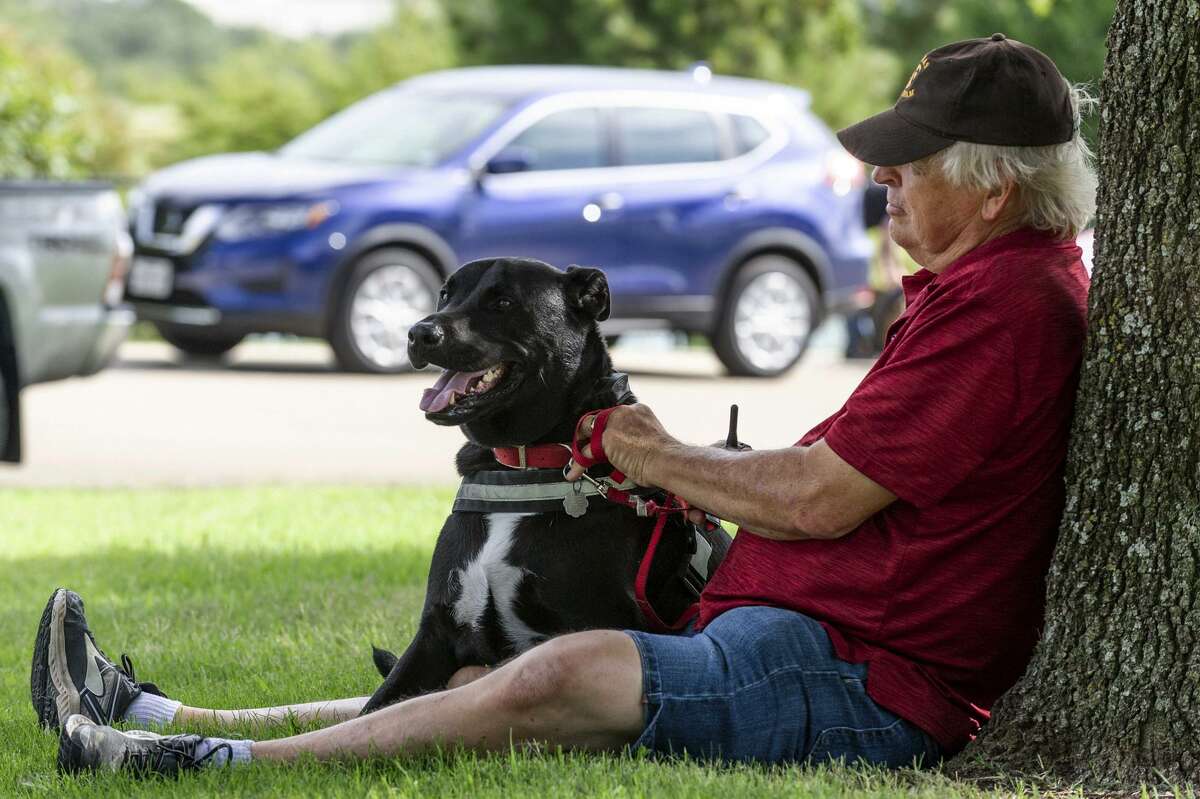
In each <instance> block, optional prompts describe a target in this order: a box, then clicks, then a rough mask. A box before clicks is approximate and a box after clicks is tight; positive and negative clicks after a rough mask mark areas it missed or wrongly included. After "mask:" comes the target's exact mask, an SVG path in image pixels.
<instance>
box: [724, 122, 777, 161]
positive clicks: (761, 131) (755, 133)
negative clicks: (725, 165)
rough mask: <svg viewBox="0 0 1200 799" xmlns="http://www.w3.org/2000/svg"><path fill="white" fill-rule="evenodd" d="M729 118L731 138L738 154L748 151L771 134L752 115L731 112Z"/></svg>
mask: <svg viewBox="0 0 1200 799" xmlns="http://www.w3.org/2000/svg"><path fill="white" fill-rule="evenodd" d="M729 118H730V120H731V121H732V122H733V139H734V143H735V145H736V147H737V152H738V155H742V154H743V153H748V152H750V151H751V150H753V149H754V148H755V147H757V146H758V145H760V144H762V143H763V142H764V141H766V140H767V138H768V137H769V136H770V135H771V134H770V133H769V132H768V131H767V129H766V128H765V127H763V125H762V123H761V122H759V121H758V120H757V119H755V118H754V117H751V116H746V115H745V114H731V115H730V117H729Z"/></svg>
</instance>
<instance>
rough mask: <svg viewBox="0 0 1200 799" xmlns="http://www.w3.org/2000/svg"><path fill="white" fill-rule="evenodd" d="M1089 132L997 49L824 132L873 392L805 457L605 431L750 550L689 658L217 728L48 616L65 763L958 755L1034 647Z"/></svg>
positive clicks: (530, 660)
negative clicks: (868, 169) (885, 243)
mask: <svg viewBox="0 0 1200 799" xmlns="http://www.w3.org/2000/svg"><path fill="white" fill-rule="evenodd" d="M1080 104H1081V95H1080V94H1079V93H1078V92H1077V91H1076V90H1074V89H1072V88H1071V87H1070V86H1069V84H1068V83H1067V82H1066V81H1065V80H1064V79H1063V77H1062V76H1061V75H1060V74H1059V72H1058V70H1057V69H1056V68H1055V66H1054V64H1053V63H1052V62H1051V61H1050V60H1049V59H1048V58H1047V57H1046V56H1044V55H1043V54H1041V53H1040V52H1038V51H1036V50H1034V49H1033V48H1030V47H1028V46H1026V45H1023V44H1020V43H1019V42H1015V41H1012V40H1009V39H1006V38H1005V37H1004V36H1003V35H1001V34H996V35H994V36H992V37H991V38H989V39H977V40H971V41H966V42H958V43H955V44H951V45H948V46H945V47H942V48H939V49H937V50H934V51H933V52H931V53H929V54H928V55H927V56H926V57H925V58H923V59H922V60H921V63H920V64H919V65H918V66H917V68H916V71H914V72H913V75H912V78H911V79H910V80H909V82H908V85H907V87H906V88H905V89H904V91H903V93H902V94H901V96H900V99H899V100H898V101H897V102H896V105H895V107H894V108H893V109H891V110H889V111H886V112H884V113H882V114H879V115H877V116H875V117H872V118H870V119H868V120H866V121H864V122H861V123H859V124H857V125H855V126H853V127H850V128H847V129H845V130H843V131H841V132H840V133H839V138H840V139H841V141H842V143H843V144H844V145H845V147H846V148H847V149H848V150H849V151H850V152H851V153H853V154H854V155H856V156H857V157H858V158H860V159H861V160H863V161H865V162H867V163H869V164H873V165H875V166H876V168H875V171H874V179H875V180H876V181H877V182H878V183H881V184H884V185H885V186H887V189H888V198H887V199H888V207H887V212H888V214H889V216H890V217H891V235H892V237H893V239H894V240H895V242H896V243H897V244H898V245H899V246H901V247H903V248H905V249H906V250H907V251H908V252H909V253H910V254H911V256H912V257H913V258H914V260H916V261H917V263H919V264H921V265H922V266H923V267H924V268H923V269H922V270H921V271H920V272H918V273H917V274H915V275H913V276H911V277H908V278H905V280H904V290H905V294H906V298H907V303H908V307H907V309H906V311H905V313H904V314H903V316H901V318H900V319H899V320H898V321H897V322H896V323H895V324H894V325H893V326H892V328H891V330H890V331H889V333H888V339H887V345H886V347H885V349H884V351H883V353H882V355H881V356H880V358H879V361H878V362H877V363H876V364H875V366H874V368H873V369H872V370H871V371H870V373H869V374H868V375H867V376H866V377H865V378H864V379H863V381H862V383H861V385H859V387H858V388H857V389H856V390H855V391H854V393H853V394H852V395H851V396H850V398H849V400H848V401H847V402H846V404H845V406H844V407H842V409H841V410H839V411H838V412H837V413H836V414H834V415H833V416H832V417H830V418H829V419H827V420H826V421H824V422H822V423H821V424H820V425H818V426H817V427H816V428H815V429H813V430H812V431H810V432H809V433H808V434H807V435H805V436H804V437H803V438H802V439H801V440H800V442H799V443H798V444H797V445H796V446H795V447H791V448H787V449H782V450H772V451H760V452H732V451H723V450H717V449H710V448H701V447H693V446H687V445H684V444H682V443H680V442H679V441H677V440H675V439H673V438H672V437H671V436H669V435H668V434H667V433H666V431H665V430H664V429H663V428H662V426H661V425H660V424H659V423H658V420H657V419H656V418H655V416H654V414H653V413H652V412H651V411H650V409H649V408H647V407H645V406H643V405H634V406H628V407H622V408H618V409H617V410H616V411H615V412H614V413H613V415H612V417H611V419H610V423H609V425H608V428H607V430H606V431H605V433H604V436H603V446H604V449H605V450H606V452H607V453H608V456H609V458H610V460H611V461H612V463H613V464H614V465H615V466H616V467H617V468H619V469H620V470H621V471H623V472H625V473H626V474H627V475H629V476H630V477H632V478H633V479H634V480H636V481H637V482H638V483H640V484H643V485H654V486H660V487H662V488H665V489H667V490H669V491H671V492H673V493H675V494H677V495H678V496H680V497H682V498H684V499H686V500H687V501H688V502H689V503H691V504H692V505H693V506H695V507H704V508H707V509H709V510H711V511H712V512H713V513H715V514H717V515H718V516H720V517H722V518H725V519H729V520H732V521H734V522H736V523H738V524H739V525H741V526H742V532H741V533H740V534H739V535H738V536H737V539H736V541H735V542H734V544H733V547H732V548H731V550H730V551H729V554H728V557H727V558H726V560H725V562H724V563H723V565H722V566H721V568H720V569H719V570H718V571H717V572H716V574H715V575H714V577H713V579H712V581H711V583H710V584H709V585H708V587H707V589H706V590H705V593H704V596H703V598H702V602H701V612H700V616H699V619H698V620H697V623H696V624H695V627H694V629H692V630H690V631H689V632H688V633H687V634H685V635H677V636H671V635H653V634H649V633H643V632H628V631H626V632H622V631H617V630H590V631H585V632H578V633H574V634H570V635H564V636H561V637H558V638H555V639H553V640H550V641H548V642H546V643H543V644H541V645H539V646H536V647H534V648H532V649H530V650H529V651H527V652H526V653H524V654H523V655H521V656H520V657H517V658H515V659H513V660H512V661H510V662H508V663H505V664H503V665H500V666H499V667H497V668H495V669H493V670H486V669H481V668H473V669H464V670H463V671H461V672H459V673H458V674H456V675H455V677H454V678H453V679H452V680H451V683H450V686H449V687H448V688H447V690H444V691H440V692H437V693H430V694H426V695H423V696H418V697H414V698H412V699H409V700H406V701H403V702H399V703H397V704H394V705H391V706H390V707H386V708H384V709H382V710H379V711H377V712H375V713H371V714H368V715H366V716H361V717H357V718H356V716H358V712H359V710H360V709H361V707H362V706H363V703H364V701H365V699H363V698H358V699H343V700H339V701H331V702H317V703H311V704H304V705H294V706H288V707H276V708H263V709H259V710H208V709H200V708H192V707H187V706H185V705H182V704H181V703H179V702H176V701H173V700H171V699H167V698H165V697H163V696H161V695H160V693H159V692H158V690H157V689H156V688H154V687H153V686H151V685H149V684H146V683H138V682H136V680H135V678H134V676H133V673H132V669H131V668H129V666H128V663H127V662H126V667H125V668H124V669H121V668H118V667H117V666H115V665H114V664H111V663H110V662H109V661H108V660H107V659H105V658H104V657H103V655H102V654H101V653H100V651H99V650H98V649H97V647H96V645H95V641H94V640H93V639H92V636H91V633H90V631H89V630H88V628H87V623H86V621H85V619H84V616H83V605H82V602H81V601H80V600H79V598H78V597H76V596H75V595H73V594H71V593H70V592H67V591H63V590H60V591H59V592H58V593H56V595H55V597H54V599H53V601H52V602H51V606H50V608H49V609H48V612H47V614H46V618H45V619H44V620H43V625H42V629H41V632H40V634H39V637H38V646H39V650H38V651H39V653H40V654H38V655H37V657H35V662H42V663H45V664H46V666H45V669H44V673H38V672H39V671H41V669H40V668H39V669H35V673H34V675H33V684H34V695H35V704H37V703H38V702H39V701H40V705H39V710H40V711H41V712H43V717H44V719H45V720H47V721H48V723H51V724H60V725H61V726H62V739H61V748H60V756H59V760H60V763H61V764H62V765H63V766H64V767H67V768H70V769H80V768H92V769H94V768H127V769H134V770H138V771H151V772H172V771H175V770H179V769H188V768H196V767H199V766H210V767H215V766H227V765H231V764H236V763H241V762H245V761H248V760H251V759H257V760H280V761H292V760H295V759H297V758H299V757H301V756H303V755H311V756H315V757H317V758H343V759H350V758H365V757H368V756H371V755H392V756H396V755H406V754H412V753H417V752H421V751H425V750H428V749H430V748H431V747H434V746H439V745H448V746H463V747H467V748H470V749H475V750H502V749H506V748H508V747H509V746H510V745H511V744H512V743H517V744H521V743H524V742H543V743H546V744H549V745H552V746H563V747H568V748H575V749H584V750H612V749H620V748H621V747H626V746H637V747H645V748H648V749H651V750H653V751H656V752H663V753H677V754H678V753H688V754H690V755H693V756H697V757H718V758H722V759H727V760H750V761H758V762H795V761H809V762H822V761H824V760H827V759H830V758H839V757H844V758H846V759H847V760H856V759H861V760H864V761H867V762H870V763H875V764H882V765H888V766H901V765H905V764H911V763H914V762H923V763H926V764H928V763H931V762H934V761H937V760H938V759H940V758H943V757H947V756H950V755H953V754H954V753H955V752H957V751H958V750H959V749H961V748H962V747H963V746H964V745H965V744H966V743H967V742H968V741H969V740H970V739H971V738H972V737H973V736H974V734H975V733H976V732H977V731H978V729H979V727H980V725H981V724H983V723H984V722H985V721H986V720H987V718H988V708H989V707H990V706H991V705H992V703H993V702H994V701H995V700H996V699H997V697H999V696H1000V694H1002V693H1003V692H1004V691H1005V690H1007V689H1008V688H1009V687H1010V686H1011V685H1012V684H1013V683H1014V682H1015V681H1016V680H1017V678H1018V677H1019V676H1020V674H1021V672H1022V671H1023V670H1024V668H1025V665H1026V662H1027V660H1028V658H1029V655H1030V653H1031V652H1032V649H1033V646H1034V643H1035V640H1036V637H1037V631H1038V628H1039V625H1040V622H1041V614H1042V605H1043V601H1044V586H1043V582H1044V577H1045V573H1046V569H1047V567H1048V563H1049V558H1050V554H1051V550H1052V548H1053V544H1054V537H1055V531H1056V528H1057V524H1058V520H1059V517H1060V515H1061V512H1062V503H1063V474H1062V466H1063V460H1064V455H1065V451H1066V442H1067V432H1068V426H1069V421H1070V417H1071V410H1072V406H1073V403H1074V394H1075V387H1076V381H1077V378H1078V368H1079V363H1080V358H1081V350H1082V343H1083V339H1084V328H1085V319H1086V296H1087V278H1086V276H1085V273H1084V270H1083V266H1082V264H1081V262H1080V251H1079V249H1078V248H1077V247H1076V246H1075V244H1074V242H1073V239H1074V236H1075V235H1076V234H1077V233H1078V231H1079V229H1080V227H1082V226H1083V225H1084V224H1085V223H1086V221H1087V220H1088V218H1089V217H1090V216H1091V214H1092V210H1093V206H1094V199H1093V197H1094V189H1095V178H1094V175H1093V172H1092V167H1091V156H1090V153H1089V152H1088V149H1087V147H1086V145H1085V143H1084V142H1083V140H1082V138H1081V137H1080V134H1079V116H1080ZM785 422H786V418H785V419H781V423H785ZM585 427H586V425H585ZM576 476H577V474H576ZM39 658H40V660H39ZM76 712H77V713H76ZM72 713H76V714H75V715H71V714H72ZM288 718H295V719H297V720H299V721H301V722H306V721H312V720H316V721H320V722H323V723H329V724H331V725H332V726H327V727H325V728H323V729H319V730H317V731H314V732H309V733H306V734H303V735H296V736H292V737H288V738H282V739H277V740H263V741H253V742H252V741H245V740H232V739H224V738H211V737H210V738H206V737H201V736H199V735H172V736H165V737H164V736H158V735H154V734H151V733H141V732H121V731H119V730H116V729H114V728H112V727H109V726H103V725H107V724H111V723H113V722H118V721H121V722H127V723H130V724H137V725H150V724H163V723H173V724H179V725H188V724H191V723H194V722H201V721H203V722H205V723H208V724H211V723H214V722H215V723H217V724H235V723H241V722H245V721H247V720H266V721H275V720H283V719H288Z"/></svg>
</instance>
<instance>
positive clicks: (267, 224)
mask: <svg viewBox="0 0 1200 799" xmlns="http://www.w3.org/2000/svg"><path fill="white" fill-rule="evenodd" d="M337 212H338V204H337V203H336V202H333V201H332V200H326V201H324V202H318V203H271V204H265V205H238V206H234V207H233V208H231V209H230V210H229V211H228V212H227V213H226V214H225V215H224V216H223V217H222V218H221V221H220V223H218V224H217V229H216V231H215V235H216V237H217V238H218V239H221V240H222V241H241V240H242V239H253V238H259V237H262V236H271V235H275V234H277V233H290V232H291V231H293V230H305V229H307V230H312V229H313V228H315V227H317V226H319V225H320V224H321V223H322V222H324V221H325V220H326V219H328V218H329V217H331V216H333V215H334V214H336V213H337Z"/></svg>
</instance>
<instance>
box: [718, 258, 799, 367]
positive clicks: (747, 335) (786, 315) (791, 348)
mask: <svg viewBox="0 0 1200 799" xmlns="http://www.w3.org/2000/svg"><path fill="white" fill-rule="evenodd" d="M820 316H821V299H820V294H818V292H817V286H816V284H815V283H814V282H813V279H812V278H811V277H809V275H808V273H807V272H805V271H804V269H803V268H802V267H801V266H800V265H799V264H797V263H796V262H795V261H794V260H792V259H791V258H788V257H787V256H783V255H759V256H756V257H754V258H751V259H750V260H749V261H747V262H746V263H745V264H743V265H742V267H741V269H739V270H738V273H737V274H736V275H735V276H734V278H733V283H732V284H730V286H729V292H728V293H727V294H726V296H725V305H724V308H723V309H722V312H721V321H720V322H719V324H718V326H717V330H716V332H715V334H714V335H713V349H714V350H716V353H717V357H718V358H720V359H721V363H722V364H724V365H725V368H726V369H727V370H728V371H729V373H730V374H732V375H740V376H745V377H774V376H775V375H780V374H783V373H784V372H786V371H787V370H788V369H790V368H791V367H792V366H793V365H794V364H795V363H796V361H798V360H800V356H801V355H803V354H804V350H805V348H807V347H808V340H809V338H811V336H812V332H813V330H814V328H815V327H816V323H817V320H818V319H819V318H820Z"/></svg>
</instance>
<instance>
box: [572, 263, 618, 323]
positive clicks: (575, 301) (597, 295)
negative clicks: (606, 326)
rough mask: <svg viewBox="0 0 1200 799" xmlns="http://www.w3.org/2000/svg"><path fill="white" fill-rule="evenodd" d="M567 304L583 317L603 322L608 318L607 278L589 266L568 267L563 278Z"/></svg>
mask: <svg viewBox="0 0 1200 799" xmlns="http://www.w3.org/2000/svg"><path fill="white" fill-rule="evenodd" d="M564 280H565V285H564V289H565V292H566V295H567V304H568V305H569V306H570V307H572V308H575V309H576V310H578V311H580V312H581V313H583V314H584V315H585V316H588V317H591V318H592V319H595V320H596V321H597V322H603V321H604V320H605V319H607V318H608V278H607V277H605V276H604V273H603V272H601V271H600V270H599V269H593V268H592V267H590V266H574V265H572V266H568V267H567V276H566V278H564Z"/></svg>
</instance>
